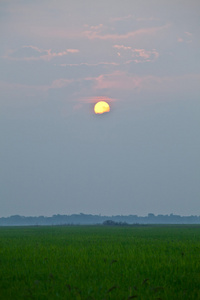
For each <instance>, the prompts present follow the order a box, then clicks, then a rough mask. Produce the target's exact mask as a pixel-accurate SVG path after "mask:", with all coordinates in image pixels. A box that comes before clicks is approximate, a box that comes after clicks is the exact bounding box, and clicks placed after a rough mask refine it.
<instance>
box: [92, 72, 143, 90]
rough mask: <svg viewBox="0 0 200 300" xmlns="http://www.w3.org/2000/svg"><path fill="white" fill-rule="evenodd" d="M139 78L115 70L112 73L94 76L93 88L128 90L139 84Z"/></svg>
mask: <svg viewBox="0 0 200 300" xmlns="http://www.w3.org/2000/svg"><path fill="white" fill-rule="evenodd" d="M140 80H141V79H140V78H139V77H137V76H134V77H133V76H129V75H128V74H126V73H125V72H120V71H116V72H114V73H112V74H104V75H100V76H98V77H96V78H95V86H94V87H95V89H97V90H101V89H115V90H130V89H136V88H138V87H139V86H140Z"/></svg>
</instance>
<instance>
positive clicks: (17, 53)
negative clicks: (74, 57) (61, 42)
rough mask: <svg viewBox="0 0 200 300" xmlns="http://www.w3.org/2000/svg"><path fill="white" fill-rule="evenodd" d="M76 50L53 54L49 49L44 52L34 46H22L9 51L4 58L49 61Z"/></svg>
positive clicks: (76, 50)
mask: <svg viewBox="0 0 200 300" xmlns="http://www.w3.org/2000/svg"><path fill="white" fill-rule="evenodd" d="M78 52H79V50H78V49H66V50H65V51H62V52H53V51H52V50H51V49H48V50H44V49H40V48H38V47H36V46H31V45H29V46H23V47H21V48H19V49H17V50H10V51H9V52H8V53H7V54H6V56H5V58H7V59H10V60H24V61H31V60H47V61H48V60H51V59H53V58H55V57H62V56H65V55H68V54H75V53H78Z"/></svg>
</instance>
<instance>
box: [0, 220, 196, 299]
mask: <svg viewBox="0 0 200 300" xmlns="http://www.w3.org/2000/svg"><path fill="white" fill-rule="evenodd" d="M0 299H5V300H7V299H8V300H9V299H14V300H17V299H37V300H40V299H41V300H43V299H44V300H45V299H48V300H49V299H88V300H89V299H102V300H103V299H147V300H151V299H169V300H173V299H176V300H177V299H180V300H184V299H187V300H188V299H191V300H192V299H194V300H197V299H200V226H192V225H190V226H186V225H183V226H138V227H131V226H129V227H112V226H111V227H104V226H72V227H70V226H69V227H68V226H66V227H64V226H63V227H2V228H0Z"/></svg>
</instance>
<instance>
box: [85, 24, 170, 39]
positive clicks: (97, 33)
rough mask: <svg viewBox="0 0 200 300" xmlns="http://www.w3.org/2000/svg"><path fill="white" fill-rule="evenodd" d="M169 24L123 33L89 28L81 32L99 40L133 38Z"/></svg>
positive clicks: (150, 33)
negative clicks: (103, 31)
mask: <svg viewBox="0 0 200 300" xmlns="http://www.w3.org/2000/svg"><path fill="white" fill-rule="evenodd" d="M169 26H170V25H169V24H166V25H164V26H160V27H150V28H141V29H138V30H135V31H130V32H127V33H125V34H118V33H107V34H104V33H102V32H101V31H100V30H98V31H95V30H92V28H90V30H87V31H85V32H84V33H83V34H84V35H85V37H87V38H88V39H100V40H124V39H129V38H134V37H136V36H138V35H153V34H156V33H157V32H159V31H162V30H164V29H166V28H168V27H169Z"/></svg>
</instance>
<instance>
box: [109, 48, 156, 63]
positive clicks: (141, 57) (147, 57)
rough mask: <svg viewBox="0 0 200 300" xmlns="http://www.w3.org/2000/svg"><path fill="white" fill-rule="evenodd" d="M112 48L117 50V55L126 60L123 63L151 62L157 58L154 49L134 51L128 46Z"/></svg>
mask: <svg viewBox="0 0 200 300" xmlns="http://www.w3.org/2000/svg"><path fill="white" fill-rule="evenodd" d="M113 48H115V49H117V51H118V52H117V55H118V56H120V57H123V58H125V59H127V61H126V62H125V63H130V62H135V63H142V62H152V61H155V60H156V59H157V58H158V57H159V53H158V51H156V49H152V50H145V49H134V48H132V47H130V46H124V45H114V46H113Z"/></svg>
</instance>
